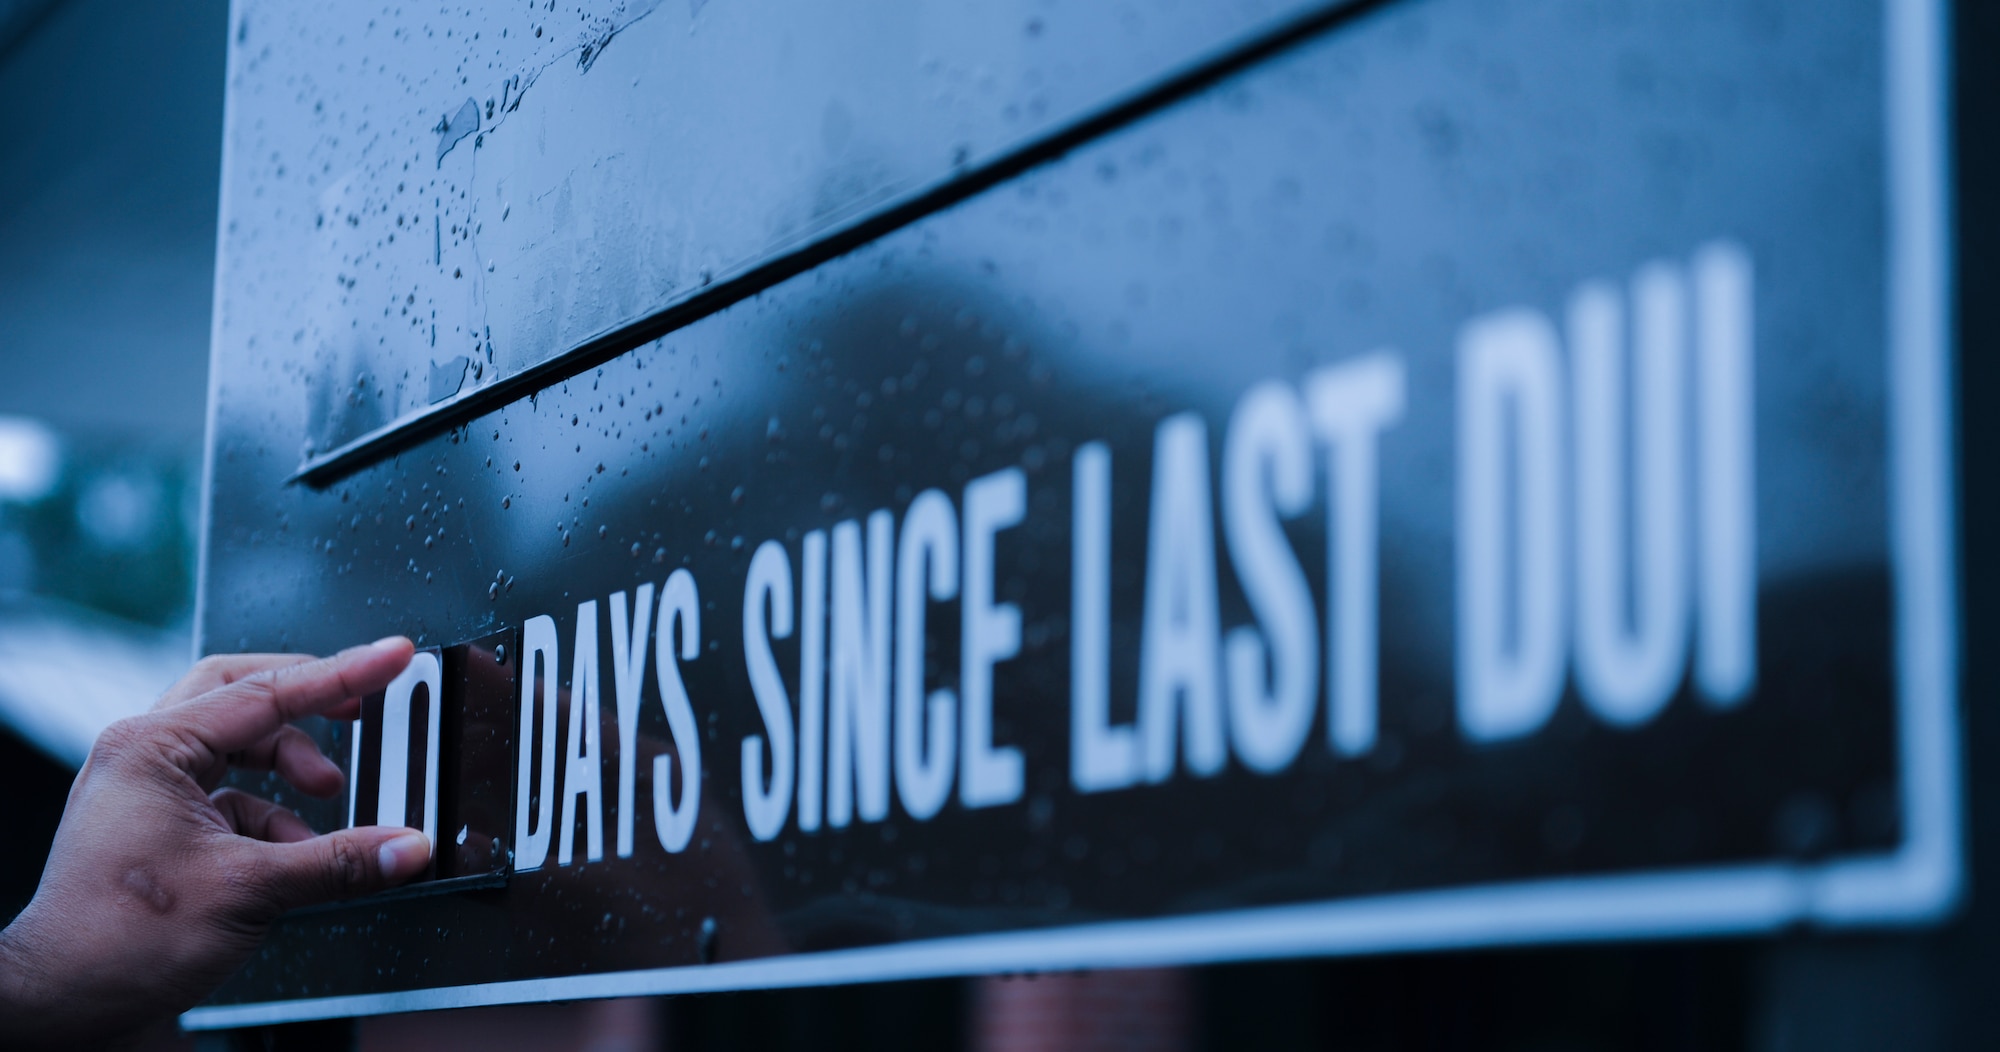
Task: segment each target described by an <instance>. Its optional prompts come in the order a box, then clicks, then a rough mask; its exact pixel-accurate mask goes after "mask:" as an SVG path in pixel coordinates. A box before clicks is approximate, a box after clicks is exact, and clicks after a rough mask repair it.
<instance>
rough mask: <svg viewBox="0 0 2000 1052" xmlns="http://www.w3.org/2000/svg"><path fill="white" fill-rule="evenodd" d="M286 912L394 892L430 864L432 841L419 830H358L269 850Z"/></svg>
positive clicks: (276, 889)
mask: <svg viewBox="0 0 2000 1052" xmlns="http://www.w3.org/2000/svg"><path fill="white" fill-rule="evenodd" d="M263 846H264V847H265V848H266V849H267V851H268V854H267V855H266V857H267V858H268V859H269V860H270V865H271V870H272V873H271V878H272V879H271V884H270V886H271V889H272V891H273V893H274V894H273V897H274V899H275V900H276V901H275V902H274V903H273V904H274V905H276V906H277V907H278V908H279V909H280V910H289V909H297V908H299V907H301V906H315V905H318V904H320V903H322V902H332V901H334V900H336V899H351V898H355V897H357V896H361V895H367V894H371V893H373V892H377V891H381V890H383V889H385V888H391V887H394V886H396V885H398V884H401V883H403V882H404V881H406V880H409V879H410V878H411V877H414V876H416V875H417V874H419V873H421V872H423V870H424V867H425V866H426V865H429V864H430V859H431V841H430V838H429V837H427V836H425V835H424V834H423V833H421V832H419V831H417V830H415V829H401V828H398V827H396V826H358V827H356V828H353V829H343V830H340V831H339V832H335V833H328V834H326V835H324V836H316V837H313V838H312V839H311V840H300V841H297V842H295V843H290V844H266V845H263Z"/></svg>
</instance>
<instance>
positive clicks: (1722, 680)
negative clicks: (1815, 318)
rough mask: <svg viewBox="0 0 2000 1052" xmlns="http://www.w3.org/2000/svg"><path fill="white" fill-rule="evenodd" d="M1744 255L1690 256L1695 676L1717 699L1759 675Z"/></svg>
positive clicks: (1725, 250) (1718, 249)
mask: <svg viewBox="0 0 2000 1052" xmlns="http://www.w3.org/2000/svg"><path fill="white" fill-rule="evenodd" d="M1751 296H1752V291H1751V273H1750V257H1749V255H1748V254H1747V253H1745V252H1744V251H1743V249H1742V247H1741V246H1739V245H1733V244H1728V243H1723V244H1715V245H1709V246H1706V247H1704V248H1703V249H1702V250H1701V251H1700V252H1698V253H1696V254H1695V257H1694V300H1695V327H1696V333H1697V341H1696V342H1697V347H1698V350H1697V351H1696V355H1697V357H1696V361H1695V383H1696V384H1697V385H1698V387H1699V389H1700V401H1699V402H1698V404H1697V408H1698V413H1697V416H1696V420H1697V421H1698V430H1697V432H1696V434H1697V444H1696V448H1695V457H1696V463H1697V466H1698V468H1699V469H1700V472H1701V489H1700V495H1701V499H1700V501H1699V508H1700V522H1699V526H1698V529H1699V531H1700V535H1701V544H1700V547H1699V549H1698V551H1697V559H1698V561H1699V567H1698V572H1699V575H1700V593H1701V600H1700V602H1701V617H1700V623H1701V629H1700V633H1701V634H1700V638H1699V641H1698V643H1697V646H1696V659H1695V681H1696V683H1697V684H1698V685H1699V686H1700V688H1701V692H1702V695H1703V696H1704V697H1706V698H1707V699H1708V700H1709V701H1710V702H1711V703H1713V704H1715V705H1719V706H1729V705H1735V704H1737V703H1738V702H1741V701H1742V700H1743V699H1744V698H1745V697H1747V696H1748V695H1749V693H1750V690H1751V688H1752V687H1754V686H1755V685H1756V682H1757V525H1756V524H1757V489H1756V463H1757V458H1756V453H1755V451H1754V450H1753V448H1752V447H1753V445H1754V444H1755V435H1756V432H1755V428H1754V425H1753V423H1752V416H1751V414H1752V411H1753V409H1752V406H1753V398H1752V394H1753V381H1754V370H1753V369H1752V367H1751V363H1752V359H1753V340H1754V335H1753V322H1752V313H1751Z"/></svg>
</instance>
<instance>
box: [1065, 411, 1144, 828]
mask: <svg viewBox="0 0 2000 1052" xmlns="http://www.w3.org/2000/svg"><path fill="white" fill-rule="evenodd" d="M1075 472H1076V480H1075V482H1074V484H1073V487H1074V499H1073V504H1074V507H1073V510H1072V515H1073V516H1074V522H1073V524H1072V527H1071V531H1070V534H1071V538H1072V543H1073V544H1074V546H1075V547H1074V549H1073V551H1072V554H1071V560H1072V562H1071V564H1070V571H1071V572H1070V589H1071V591H1070V625H1069V632H1070V665H1069V693H1070V754H1069V757H1070V759H1069V765H1070V782H1071V784H1073V785H1074V786H1075V787H1076V790H1077V792H1080V793H1096V792H1103V791H1105V790H1108V789H1124V788H1126V787H1128V786H1132V785H1136V784H1138V781H1139V740H1138V737H1137V733H1136V731H1135V730H1134V729H1133V728H1132V727H1130V726H1112V725H1111V450H1110V449H1109V448H1107V447H1106V446H1105V445H1104V443H1102V442H1090V443H1086V444H1084V445H1082V446H1078V447H1077V450H1076V456H1075Z"/></svg>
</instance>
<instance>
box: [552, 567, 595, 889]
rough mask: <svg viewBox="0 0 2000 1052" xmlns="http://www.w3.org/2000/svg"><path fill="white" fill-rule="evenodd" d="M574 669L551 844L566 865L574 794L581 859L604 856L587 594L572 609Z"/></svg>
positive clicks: (591, 621) (592, 607) (591, 629)
mask: <svg viewBox="0 0 2000 1052" xmlns="http://www.w3.org/2000/svg"><path fill="white" fill-rule="evenodd" d="M575 654H576V656H575V658H574V660H575V662H576V665H575V672H574V673H572V675H571V679H572V682H571V683H570V692H569V763H568V764H567V765H566V766H565V767H564V768H563V789H562V798H563V810H562V839H561V841H560V843H559V846H558V847H557V848H556V865H558V866H567V865H569V863H570V859H571V858H572V857H573V850H574V846H575V845H574V843H573V841H574V839H575V836H576V812H577V803H578V798H579V797H582V798H584V799H583V804H584V807H583V813H584V827H585V833H586V835H587V836H588V838H589V839H588V841H587V845H586V847H585V852H586V854H585V858H586V859H587V860H588V861H591V862H595V861H597V860H598V859H601V858H603V857H604V768H603V757H604V748H603V744H602V742H601V741H600V738H601V736H602V735H603V731H602V729H601V725H602V723H603V721H602V719H600V715H601V712H602V709H601V707H600V705H599V701H598V699H599V697H600V695H601V694H602V691H601V690H600V688H599V687H598V676H597V660H598V654H597V600H595V599H589V600H585V601H584V602H582V603H579V604H577V608H576V651H575Z"/></svg>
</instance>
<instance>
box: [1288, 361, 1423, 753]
mask: <svg viewBox="0 0 2000 1052" xmlns="http://www.w3.org/2000/svg"><path fill="white" fill-rule="evenodd" d="M1403 388H1404V379H1403V362H1402V359H1400V358H1397V357H1396V356H1395V355H1394V354H1391V353H1389V352H1386V351H1383V352H1377V353H1375V354H1371V355H1368V356H1367V357H1364V358H1359V359H1356V360H1354V361H1352V362H1348V363H1345V364H1342V365H1336V366H1330V367H1328V368H1325V369H1320V370H1317V371H1315V372H1314V373H1313V374H1312V375H1311V376H1309V377H1307V378H1306V402H1307V404H1308V405H1309V406H1311V409H1312V420H1313V430H1314V431H1315V432H1316V433H1317V434H1318V435H1319V439H1320V441H1321V442H1322V443H1324V444H1325V445H1326V446H1327V475H1328V478H1327V493H1328V497H1327V553H1326V560H1327V561H1326V565H1327V576H1328V577H1329V580H1328V581H1327V596H1328V599H1327V603H1328V605H1329V607H1330V613H1329V616H1328V618H1327V626H1326V652H1327V665H1328V672H1327V678H1326V695H1327V711H1328V718H1327V741H1328V743H1329V744H1331V745H1332V746H1333V749H1334V751H1335V752H1336V753H1338V754H1340V755H1342V756H1360V755H1361V754H1363V753H1366V752H1367V751H1368V750H1369V749H1371V748H1374V746H1375V727H1376V721H1377V719H1376V714H1377V712H1378V710H1379V709H1380V702H1379V699H1378V698H1377V696H1376V692H1377V688H1376V661H1377V654H1378V650H1379V644H1378V642H1377V639H1378V635H1379V633H1378V628H1377V626H1378V625H1379V623H1380V620H1381V619H1380V616H1379V609H1380V606H1381V570H1380V566H1379V563H1380V556H1379V546H1378V545H1377V543H1376V536H1377V532H1378V529H1379V525H1380V518H1381V516H1380V512H1379V511H1378V509H1377V505H1378V504H1379V503H1380V500H1379V496H1380V485H1379V483H1378V481H1377V479H1378V477H1379V471H1378V468H1377V464H1378V461H1379V459H1380V458H1379V456H1378V453H1377V446H1378V443H1379V441H1380V436H1381V433H1382V431H1384V430H1386V429H1387V428H1388V427H1389V425H1391V424H1394V423H1395V422H1396V421H1398V420H1401V419H1402V417H1403V399H1404V394H1403Z"/></svg>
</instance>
